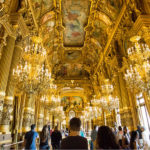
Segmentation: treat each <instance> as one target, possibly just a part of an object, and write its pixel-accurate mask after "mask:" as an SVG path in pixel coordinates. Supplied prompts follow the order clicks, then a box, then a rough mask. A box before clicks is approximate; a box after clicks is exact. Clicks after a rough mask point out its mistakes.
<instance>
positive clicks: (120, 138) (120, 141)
mask: <svg viewBox="0 0 150 150" xmlns="http://www.w3.org/2000/svg"><path fill="white" fill-rule="evenodd" d="M122 138H123V131H122V127H121V126H119V127H118V133H117V141H118V142H119V146H120V148H122Z"/></svg>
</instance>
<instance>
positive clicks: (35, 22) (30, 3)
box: [28, 0, 39, 31]
mask: <svg viewBox="0 0 150 150" xmlns="http://www.w3.org/2000/svg"><path fill="white" fill-rule="evenodd" d="M28 3H29V7H30V10H31V13H32V17H33V20H34V24H35V27H36V29H37V31H38V28H39V27H38V24H37V21H36V18H35V14H34V10H33V7H32V1H31V0H28Z"/></svg>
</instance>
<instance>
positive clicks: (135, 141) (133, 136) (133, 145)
mask: <svg viewBox="0 0 150 150" xmlns="http://www.w3.org/2000/svg"><path fill="white" fill-rule="evenodd" d="M130 149H134V150H138V149H139V145H138V132H137V131H132V132H131V139H130Z"/></svg>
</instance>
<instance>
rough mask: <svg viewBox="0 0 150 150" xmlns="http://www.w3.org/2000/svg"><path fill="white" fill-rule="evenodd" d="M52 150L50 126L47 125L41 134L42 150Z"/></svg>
mask: <svg viewBox="0 0 150 150" xmlns="http://www.w3.org/2000/svg"><path fill="white" fill-rule="evenodd" d="M45 149H48V150H49V149H50V133H49V129H48V126H47V125H45V126H44V127H43V129H42V132H41V134H40V150H45Z"/></svg>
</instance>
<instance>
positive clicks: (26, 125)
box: [22, 107, 32, 132]
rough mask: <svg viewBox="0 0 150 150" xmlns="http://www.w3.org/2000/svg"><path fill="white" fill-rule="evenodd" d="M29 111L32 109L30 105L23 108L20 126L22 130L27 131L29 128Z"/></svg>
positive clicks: (30, 118) (30, 116)
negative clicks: (21, 124)
mask: <svg viewBox="0 0 150 150" xmlns="http://www.w3.org/2000/svg"><path fill="white" fill-rule="evenodd" d="M31 112H32V109H31V108H30V107H25V108H24V114H23V127H22V131H23V132H27V131H29V130H30V126H31V120H32V115H31Z"/></svg>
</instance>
